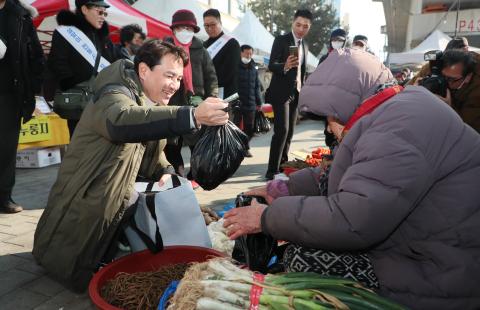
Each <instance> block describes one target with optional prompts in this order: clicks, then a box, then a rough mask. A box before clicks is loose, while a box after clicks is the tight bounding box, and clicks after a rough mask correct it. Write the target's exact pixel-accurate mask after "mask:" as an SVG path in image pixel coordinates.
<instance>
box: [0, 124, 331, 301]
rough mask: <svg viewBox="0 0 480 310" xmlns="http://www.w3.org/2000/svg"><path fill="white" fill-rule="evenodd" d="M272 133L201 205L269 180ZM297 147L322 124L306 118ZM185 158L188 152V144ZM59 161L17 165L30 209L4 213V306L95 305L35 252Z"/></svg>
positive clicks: (318, 138)
mask: <svg viewBox="0 0 480 310" xmlns="http://www.w3.org/2000/svg"><path fill="white" fill-rule="evenodd" d="M270 139H271V133H269V134H266V135H261V136H259V137H255V138H254V139H253V140H252V142H251V147H252V154H253V156H254V157H253V158H246V159H245V161H244V162H243V163H242V166H241V167H240V168H239V169H238V171H237V172H236V174H235V175H234V176H233V177H232V178H231V179H229V180H228V181H227V182H225V183H224V184H222V185H220V186H219V187H218V188H216V189H215V190H213V191H210V192H207V191H203V190H198V191H197V192H196V193H197V197H198V200H199V202H200V204H201V205H206V206H210V207H213V208H216V209H218V208H221V207H222V206H223V205H224V204H225V203H226V202H229V201H231V200H232V199H233V198H234V197H235V196H236V195H237V194H238V193H240V192H242V191H245V190H246V189H248V188H250V187H253V186H259V185H262V184H264V180H263V176H264V175H265V172H266V165H267V161H268V152H269V149H270ZM293 140H294V141H293V143H292V146H291V149H292V150H299V149H312V148H313V147H316V146H319V145H323V141H324V137H323V125H322V124H320V123H319V122H315V121H304V122H301V123H300V124H299V125H298V126H297V128H296V132H295V136H294V139H293ZM184 154H185V156H184V158H187V160H188V158H189V152H187V150H184ZM57 171H58V165H56V166H51V167H46V168H41V169H17V182H16V187H15V189H14V193H13V196H14V200H16V201H17V202H18V203H19V204H21V205H23V207H24V208H25V211H23V212H21V213H18V214H13V215H10V214H0V309H12V310H13V309H15V310H20V309H37V310H40V309H41V310H43V309H94V307H93V305H92V303H91V302H90V299H89V298H88V295H86V294H81V295H79V294H75V293H72V292H71V291H69V290H67V289H65V288H64V287H63V286H62V285H61V284H59V283H57V282H55V281H54V280H52V279H50V278H49V277H48V275H46V273H45V271H44V270H43V269H42V268H41V267H40V266H38V265H37V264H36V263H35V261H34V259H33V257H32V255H31V251H32V246H33V234H34V232H35V227H36V225H37V222H38V219H39V218H40V215H41V214H42V212H43V208H44V207H45V204H46V201H47V198H48V192H49V190H50V188H51V187H52V185H53V183H54V181H55V178H56V175H57Z"/></svg>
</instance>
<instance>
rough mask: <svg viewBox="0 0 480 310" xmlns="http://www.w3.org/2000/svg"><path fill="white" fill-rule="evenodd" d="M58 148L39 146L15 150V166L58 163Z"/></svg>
mask: <svg viewBox="0 0 480 310" xmlns="http://www.w3.org/2000/svg"><path fill="white" fill-rule="evenodd" d="M60 162H61V159H60V148H59V147H50V148H39V149H26V150H23V151H17V163H16V167H17V168H42V167H46V166H51V165H55V164H59V163H60Z"/></svg>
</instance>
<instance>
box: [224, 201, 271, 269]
mask: <svg viewBox="0 0 480 310" xmlns="http://www.w3.org/2000/svg"><path fill="white" fill-rule="evenodd" d="M252 198H256V199H257V201H258V202H259V203H266V201H265V200H264V199H263V198H262V197H252V196H244V195H242V194H240V195H238V196H237V199H236V200H235V204H236V207H237V208H240V207H248V206H250V204H251V201H252ZM276 248H277V240H275V239H273V238H272V237H270V236H268V235H266V234H264V233H258V234H252V235H246V236H242V237H240V238H238V239H236V240H235V246H234V248H233V253H232V257H233V259H235V260H236V261H238V262H240V263H244V264H246V265H247V266H248V268H249V269H250V270H252V271H258V272H261V273H266V272H267V271H268V263H269V262H270V259H271V258H272V256H274V255H275V250H276Z"/></svg>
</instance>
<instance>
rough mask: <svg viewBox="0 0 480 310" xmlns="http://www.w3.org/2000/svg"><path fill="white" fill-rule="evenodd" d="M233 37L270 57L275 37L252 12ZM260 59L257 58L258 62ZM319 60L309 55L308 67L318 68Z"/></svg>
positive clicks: (248, 13) (244, 19) (245, 16)
mask: <svg viewBox="0 0 480 310" xmlns="http://www.w3.org/2000/svg"><path fill="white" fill-rule="evenodd" d="M232 35H233V36H234V37H235V38H236V39H237V40H238V42H240V44H248V45H250V46H252V47H253V48H255V49H258V50H259V51H260V52H261V54H263V55H270V52H271V50H272V45H273V40H274V37H273V35H272V34H271V33H270V32H268V30H267V29H266V28H265V27H264V26H263V25H262V23H261V22H260V20H259V19H258V17H257V16H255V14H253V12H252V11H250V10H248V11H246V12H245V15H244V16H243V18H242V20H240V23H239V24H238V26H237V28H235V30H234V31H233V33H232ZM257 58H258V57H256V60H257ZM317 64H318V59H317V58H316V57H315V56H314V55H313V54H312V53H309V54H308V57H307V65H308V66H310V67H313V68H316V67H317Z"/></svg>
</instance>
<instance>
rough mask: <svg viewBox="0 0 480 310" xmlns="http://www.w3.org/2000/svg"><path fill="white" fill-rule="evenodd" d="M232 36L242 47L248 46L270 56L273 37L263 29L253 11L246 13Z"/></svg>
mask: <svg viewBox="0 0 480 310" xmlns="http://www.w3.org/2000/svg"><path fill="white" fill-rule="evenodd" d="M232 35H233V36H234V37H235V38H236V39H237V40H238V42H239V43H240V45H242V44H248V45H250V46H252V47H253V48H255V49H258V50H259V51H260V52H262V54H264V55H269V54H270V51H271V49H272V44H273V36H272V35H271V34H270V32H268V31H267V29H265V27H263V25H262V23H260V21H259V20H258V18H257V17H256V16H255V14H253V12H252V11H250V10H248V11H247V12H245V15H244V16H243V18H242V19H241V20H240V23H239V24H238V26H237V27H236V28H235V30H233V32H232Z"/></svg>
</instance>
